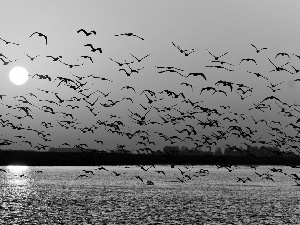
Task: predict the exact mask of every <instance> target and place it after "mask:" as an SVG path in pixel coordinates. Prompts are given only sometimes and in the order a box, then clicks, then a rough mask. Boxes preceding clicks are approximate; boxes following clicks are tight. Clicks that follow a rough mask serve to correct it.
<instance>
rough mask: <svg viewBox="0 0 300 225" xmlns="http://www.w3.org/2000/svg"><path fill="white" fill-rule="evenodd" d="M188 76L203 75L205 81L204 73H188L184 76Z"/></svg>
mask: <svg viewBox="0 0 300 225" xmlns="http://www.w3.org/2000/svg"><path fill="white" fill-rule="evenodd" d="M189 76H194V77H197V76H201V77H203V79H204V80H206V81H207V79H206V76H205V75H204V73H189V74H188V75H187V76H186V78H188V77H189Z"/></svg>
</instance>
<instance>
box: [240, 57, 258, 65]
mask: <svg viewBox="0 0 300 225" xmlns="http://www.w3.org/2000/svg"><path fill="white" fill-rule="evenodd" d="M243 61H247V62H254V63H255V64H256V65H257V63H256V60H255V59H251V58H245V59H242V60H241V61H240V64H239V65H241V63H242V62H243Z"/></svg>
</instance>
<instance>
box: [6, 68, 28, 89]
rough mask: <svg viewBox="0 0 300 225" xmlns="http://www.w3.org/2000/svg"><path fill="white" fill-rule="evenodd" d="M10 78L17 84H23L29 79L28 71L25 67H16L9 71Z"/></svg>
mask: <svg viewBox="0 0 300 225" xmlns="http://www.w3.org/2000/svg"><path fill="white" fill-rule="evenodd" d="M9 79H10V81H11V82H12V83H14V84H15V85H23V84H25V83H26V81H27V80H28V72H27V70H26V69H25V68H24V67H21V66H18V67H14V68H12V69H11V70H10V72H9Z"/></svg>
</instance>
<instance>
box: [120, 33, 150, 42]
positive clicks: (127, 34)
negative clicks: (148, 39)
mask: <svg viewBox="0 0 300 225" xmlns="http://www.w3.org/2000/svg"><path fill="white" fill-rule="evenodd" d="M122 35H125V36H129V37H130V36H132V37H137V38H139V39H141V40H143V41H144V40H145V39H144V38H142V37H139V36H137V35H135V34H133V33H124V34H116V35H115V36H122Z"/></svg>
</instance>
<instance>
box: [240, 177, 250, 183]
mask: <svg viewBox="0 0 300 225" xmlns="http://www.w3.org/2000/svg"><path fill="white" fill-rule="evenodd" d="M237 178H238V180H237V182H239V181H242V182H243V183H246V182H247V181H251V179H250V178H249V177H247V178H242V177H237Z"/></svg>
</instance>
